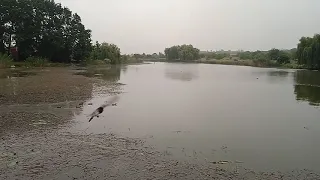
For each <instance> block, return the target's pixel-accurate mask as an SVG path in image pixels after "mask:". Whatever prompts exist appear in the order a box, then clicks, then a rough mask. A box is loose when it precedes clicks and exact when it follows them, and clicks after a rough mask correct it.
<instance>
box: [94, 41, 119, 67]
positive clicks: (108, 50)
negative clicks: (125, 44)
mask: <svg viewBox="0 0 320 180" xmlns="http://www.w3.org/2000/svg"><path fill="white" fill-rule="evenodd" d="M95 60H104V61H106V62H108V63H110V64H119V63H121V52H120V48H119V47H118V46H117V45H115V44H108V43H106V42H104V43H101V44H100V43H99V42H96V44H95V45H94V46H93V47H92V51H91V53H90V56H89V59H88V61H95Z"/></svg>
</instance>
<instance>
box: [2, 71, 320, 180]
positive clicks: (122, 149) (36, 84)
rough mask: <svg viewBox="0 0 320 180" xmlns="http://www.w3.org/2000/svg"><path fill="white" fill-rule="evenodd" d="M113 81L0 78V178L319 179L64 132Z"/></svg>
mask: <svg viewBox="0 0 320 180" xmlns="http://www.w3.org/2000/svg"><path fill="white" fill-rule="evenodd" d="M117 73H118V72H117ZM28 78H29V79H28ZM113 79H114V80H113ZM116 79H117V77H115V78H112V80H111V81H107V82H106V81H101V79H99V78H88V77H85V76H81V75H74V70H68V71H66V70H65V69H63V68H50V69H48V70H46V71H42V72H41V73H38V74H37V75H35V77H31V76H30V77H23V78H14V79H13V80H12V79H10V78H8V79H0V81H1V83H2V85H4V86H2V87H3V88H2V89H1V90H0V93H1V97H0V102H1V106H0V118H1V121H0V128H1V132H0V179H4V180H5V179H183V180H184V179H270V180H271V179H310V180H311V179H312V180H313V179H320V175H319V174H317V173H316V172H313V171H309V170H296V171H291V172H255V171H252V170H250V169H246V168H245V167H244V166H242V164H239V165H228V164H217V163H213V162H199V161H182V160H176V159H174V158H172V157H170V156H165V155H164V154H163V153H161V152H159V151H158V150H157V149H155V148H154V147H152V146H150V145H148V144H147V143H146V142H145V140H144V139H138V138H129V137H123V136H120V135H117V134H113V133H104V134H88V133H86V132H85V131H82V132H77V133H75V132H70V131H68V128H69V127H70V126H73V124H74V123H77V122H75V120H72V116H73V115H74V113H80V111H81V108H82V106H85V105H87V104H84V105H81V104H82V103H83V102H84V101H86V100H88V99H90V98H91V97H92V94H93V93H95V92H94V91H95V90H93V89H99V92H100V93H104V94H110V95H112V94H113V93H119V91H120V90H121V87H119V84H116ZM97 93H98V92H97Z"/></svg>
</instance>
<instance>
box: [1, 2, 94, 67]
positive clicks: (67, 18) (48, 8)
mask: <svg viewBox="0 0 320 180" xmlns="http://www.w3.org/2000/svg"><path fill="white" fill-rule="evenodd" d="M0 12H1V14H0V18H1V24H0V38H1V39H0V52H2V53H9V52H10V50H11V48H12V47H17V48H18V57H19V60H25V59H27V58H28V57H30V56H39V57H43V58H47V59H48V60H50V61H53V62H70V61H71V59H74V60H76V61H81V60H83V59H84V58H85V57H87V56H89V54H90V52H91V31H90V30H89V29H86V28H85V27H84V25H83V24H82V23H81V18H80V16H79V15H78V14H76V13H72V12H71V11H70V10H69V9H68V8H66V7H62V6H61V5H60V4H57V3H55V2H54V1H52V0H19V1H18V0H1V2H0Z"/></svg>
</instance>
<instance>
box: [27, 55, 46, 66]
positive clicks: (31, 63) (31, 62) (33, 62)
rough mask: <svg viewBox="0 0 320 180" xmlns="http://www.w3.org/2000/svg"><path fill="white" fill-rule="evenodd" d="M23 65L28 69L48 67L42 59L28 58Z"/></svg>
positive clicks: (44, 59)
mask: <svg viewBox="0 0 320 180" xmlns="http://www.w3.org/2000/svg"><path fill="white" fill-rule="evenodd" d="M25 63H26V65H27V66H29V67H45V66H48V65H49V61H48V60H47V59H46V58H42V57H33V56H32V57H28V58H27V59H26V60H25Z"/></svg>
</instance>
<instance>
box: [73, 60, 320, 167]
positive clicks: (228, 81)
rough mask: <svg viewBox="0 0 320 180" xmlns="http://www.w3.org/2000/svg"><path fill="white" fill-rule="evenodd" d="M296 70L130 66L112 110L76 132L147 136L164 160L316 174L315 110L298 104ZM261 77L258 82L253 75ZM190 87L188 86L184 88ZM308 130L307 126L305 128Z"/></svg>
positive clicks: (83, 120)
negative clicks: (237, 163)
mask: <svg viewBox="0 0 320 180" xmlns="http://www.w3.org/2000/svg"><path fill="white" fill-rule="evenodd" d="M294 73H295V71H292V70H277V69H267V68H253V67H238V66H220V65H207V64H182V63H180V64H178V63H176V64H175V63H156V64H143V65H139V66H137V65H130V66H128V67H127V70H126V72H123V71H121V76H120V80H119V81H118V83H124V84H126V86H122V87H123V90H124V91H125V92H126V93H123V94H120V96H121V98H120V100H119V102H118V104H117V106H114V107H113V106H112V107H110V108H107V109H106V110H105V112H104V113H103V114H102V115H101V116H100V117H99V118H97V119H95V120H94V121H92V122H90V123H88V118H87V117H86V114H89V113H92V112H93V111H94V110H95V108H97V107H98V106H99V105H100V104H102V103H103V102H104V101H105V100H107V99H108V97H101V96H98V97H97V96H93V99H91V100H90V102H92V103H93V106H91V107H89V106H88V107H85V108H84V109H83V113H82V114H80V115H76V116H75V117H74V119H75V120H76V121H77V122H79V124H78V125H77V126H76V127H75V130H83V131H86V133H109V132H115V133H120V134H123V135H125V136H129V137H142V138H146V140H147V142H149V143H151V144H153V145H155V146H156V148H157V149H158V150H160V151H162V152H163V153H164V154H166V155H168V156H172V157H173V158H182V159H189V158H192V159H197V160H203V159H206V160H208V161H210V162H218V161H233V162H234V161H242V162H244V163H243V166H245V167H249V168H254V169H256V170H290V169H295V168H298V169H301V168H309V169H315V170H320V164H319V161H317V160H316V159H319V158H320V156H319V154H318V153H317V152H318V151H320V145H319V144H317V143H314V142H315V141H316V140H317V138H318V137H319V136H320V123H319V121H318V119H319V116H320V114H319V113H320V112H319V111H318V109H315V108H312V107H311V106H309V105H308V104H301V103H296V99H295V95H294V94H293V87H294V86H293V85H294V79H293V76H294ZM257 77H258V78H257ZM186 82H187V83H186ZM304 127H306V128H304ZM308 127H312V128H308Z"/></svg>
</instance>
